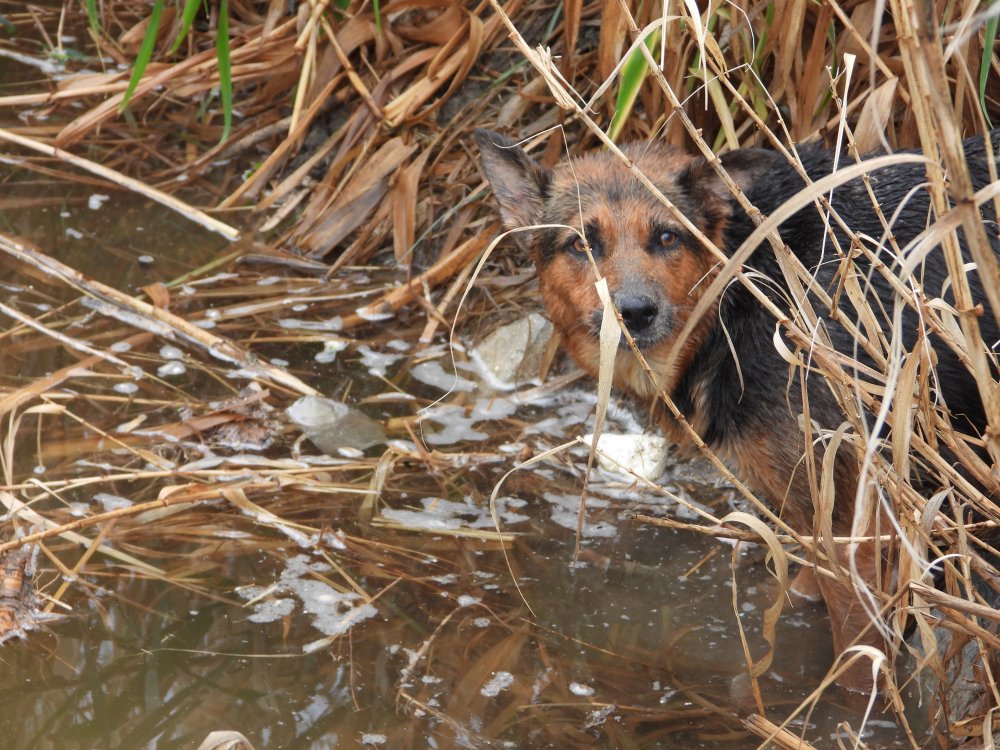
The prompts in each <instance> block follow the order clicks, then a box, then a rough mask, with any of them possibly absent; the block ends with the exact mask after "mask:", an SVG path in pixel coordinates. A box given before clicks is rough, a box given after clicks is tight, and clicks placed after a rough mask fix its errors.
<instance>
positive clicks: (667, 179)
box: [476, 130, 770, 398]
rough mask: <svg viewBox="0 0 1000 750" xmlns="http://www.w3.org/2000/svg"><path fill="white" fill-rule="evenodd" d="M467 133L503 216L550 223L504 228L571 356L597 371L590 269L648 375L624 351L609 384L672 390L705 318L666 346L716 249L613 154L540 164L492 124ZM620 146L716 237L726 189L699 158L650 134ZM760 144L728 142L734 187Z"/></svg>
mask: <svg viewBox="0 0 1000 750" xmlns="http://www.w3.org/2000/svg"><path fill="white" fill-rule="evenodd" d="M476 141H477V143H478V144H479V148H480V151H481V153H482V163H483V170H484V171H485V173H486V177H487V178H488V179H489V182H490V184H491V185H492V187H493V192H494V194H495V195H496V198H497V201H498V203H499V204H500V214H501V217H502V219H503V223H504V226H505V227H506V228H507V229H521V228H523V227H531V226H536V225H557V226H546V227H545V228H539V229H534V230H529V231H519V232H517V233H515V237H516V241H517V243H518V244H519V245H520V246H521V247H524V248H526V249H528V250H529V251H530V252H531V253H532V255H533V257H534V260H535V264H536V265H537V268H538V275H539V283H540V287H541V292H542V297H543V299H544V300H545V304H546V306H547V308H548V311H549V315H550V316H551V318H552V322H553V323H554V324H555V326H556V327H557V328H558V330H559V331H560V333H561V334H562V337H563V340H564V343H565V345H566V347H567V348H568V349H569V351H570V353H571V354H572V355H573V357H574V358H575V359H576V360H577V362H579V363H580V365H581V366H582V367H583V368H584V369H586V370H588V371H589V372H590V373H591V374H594V373H596V372H597V367H598V333H599V330H600V325H601V316H602V306H601V303H600V300H599V299H598V296H597V292H596V290H595V287H594V281H595V280H596V278H597V277H596V273H595V270H596V271H599V272H600V275H601V276H603V277H604V278H606V279H607V282H608V289H609V290H610V292H611V298H612V300H613V301H614V304H615V306H616V307H617V308H618V311H619V312H620V313H621V316H622V320H623V322H624V323H625V326H626V327H627V328H628V330H629V333H630V334H631V335H632V337H633V339H634V340H635V342H636V345H637V346H638V347H639V349H640V350H641V351H642V352H643V356H644V357H645V358H646V360H647V362H648V363H649V364H650V366H651V368H652V370H653V372H654V373H655V374H656V375H657V378H658V381H659V382H658V383H657V384H656V387H654V386H653V384H651V383H650V382H649V380H648V378H647V377H646V376H645V375H644V374H643V373H642V372H641V370H640V369H639V367H638V363H637V362H636V360H635V358H634V357H633V356H632V355H631V354H630V353H629V352H626V351H623V352H622V354H621V355H620V356H619V357H618V361H617V363H616V381H617V383H618V385H619V386H622V387H625V388H628V389H630V390H632V391H633V392H635V393H637V394H638V395H640V396H642V397H647V398H648V397H651V396H652V395H653V394H655V392H656V389H657V388H664V387H665V388H667V389H668V390H669V389H671V388H672V387H673V385H674V383H675V381H676V378H677V376H678V374H679V373H680V372H682V371H683V369H684V368H685V367H686V365H687V362H689V361H690V358H691V356H692V355H693V352H694V350H695V349H696V348H697V346H698V344H699V342H700V340H701V338H702V337H703V335H704V331H705V330H706V329H707V326H708V324H709V322H710V318H711V316H709V315H706V316H705V317H704V318H702V322H700V323H699V326H698V330H697V331H696V332H695V333H694V334H693V335H692V336H691V337H690V338H689V339H688V340H687V343H686V345H685V346H684V347H683V351H681V352H678V353H676V356H674V357H670V356H669V354H670V352H671V350H672V348H673V346H672V345H673V342H674V340H675V339H676V337H677V334H678V333H680V331H681V329H682V328H683V327H684V324H685V322H686V321H687V320H688V317H689V316H690V313H691V311H692V309H693V308H694V306H695V304H696V303H697V301H698V298H699V296H700V293H701V290H703V289H704V288H705V286H707V283H708V280H709V278H708V277H710V275H711V274H712V271H713V268H715V266H716V259H715V257H713V255H712V254H711V252H710V251H709V250H708V249H707V248H706V247H705V246H704V245H703V244H702V243H701V242H700V241H699V240H698V239H696V238H695V237H694V236H692V234H691V232H689V231H688V230H687V229H686V228H685V227H684V225H683V223H682V222H681V221H679V220H678V218H677V217H676V216H675V215H674V214H673V212H671V211H670V210H669V209H668V208H667V207H666V206H665V205H663V204H662V203H661V202H660V201H659V200H658V199H657V198H656V197H655V196H654V195H653V194H652V193H651V192H650V191H649V189H648V188H647V187H646V186H645V185H643V184H642V183H641V182H640V181H639V179H638V178H637V177H636V176H635V174H634V173H633V172H632V171H631V170H630V169H629V167H628V165H627V164H625V163H624V162H623V161H622V160H621V159H620V158H619V157H617V156H616V155H614V154H611V153H608V152H597V153H591V154H588V155H585V156H582V157H576V158H572V159H564V160H563V161H561V162H560V163H559V164H557V165H556V166H555V167H554V168H553V169H551V170H547V169H545V168H543V167H542V166H540V165H539V164H537V163H536V162H535V161H534V160H532V159H531V157H530V156H528V155H527V154H526V153H525V152H524V150H523V149H521V148H519V147H518V146H516V145H514V144H513V143H512V142H511V141H510V140H509V139H507V138H505V137H504V136H502V135H500V134H498V133H494V132H491V131H487V130H478V131H476ZM623 151H624V152H625V155H626V156H627V157H628V159H629V161H631V162H632V163H633V164H634V165H635V166H636V167H637V168H638V169H639V170H640V171H641V172H642V173H643V174H644V175H646V176H647V177H648V178H649V179H650V180H651V181H652V182H653V184H655V185H656V187H657V188H658V189H659V190H660V192H662V193H663V194H664V195H665V196H666V197H667V198H668V199H669V200H670V201H671V202H672V203H673V204H674V205H675V206H677V207H678V208H679V209H680V211H681V212H682V213H683V214H684V216H685V217H687V219H688V220H689V221H690V222H691V223H692V224H694V225H695V226H697V227H698V228H699V229H700V230H701V231H702V232H703V233H704V234H705V235H706V236H707V237H709V238H710V239H711V240H712V241H713V242H714V243H715V244H716V245H718V246H719V247H722V240H723V230H724V229H725V226H726V221H727V218H728V217H729V216H730V213H731V210H732V201H731V196H730V194H729V191H728V190H727V188H726V187H725V185H724V184H723V182H722V181H721V179H720V178H719V177H718V175H717V174H716V172H715V170H714V169H712V167H711V166H710V165H709V164H708V163H707V162H706V161H705V160H704V159H703V158H700V157H693V156H690V155H688V154H685V153H682V152H680V151H678V150H676V149H673V148H670V147H667V146H662V145H652V144H631V145H629V146H626V147H625V148H624V149H623ZM769 153H770V152H762V151H758V150H741V151H734V152H732V153H731V154H730V155H729V156H726V157H723V164H724V166H725V167H726V169H727V171H729V173H730V175H732V176H733V177H734V179H735V180H736V181H737V183H738V184H740V185H741V186H743V187H745V184H749V182H750V181H752V180H753V179H755V178H757V177H759V176H760V175H761V174H762V173H763V172H765V171H766V168H767V166H766V165H768V164H770V157H769V156H768V154H769ZM588 250H589V254H588ZM590 258H593V261H594V263H593V265H592V264H591V262H590ZM594 266H596V269H595V268H594Z"/></svg>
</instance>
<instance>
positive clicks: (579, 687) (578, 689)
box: [569, 682, 594, 698]
mask: <svg viewBox="0 0 1000 750" xmlns="http://www.w3.org/2000/svg"><path fill="white" fill-rule="evenodd" d="M569 691H570V692H571V693H572V694H573V695H579V696H580V697H582V698H587V697H590V696H591V695H593V694H594V688H592V687H591V686H590V685H584V684H583V683H582V682H571V683H570V684H569Z"/></svg>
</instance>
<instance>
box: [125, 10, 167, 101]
mask: <svg viewBox="0 0 1000 750" xmlns="http://www.w3.org/2000/svg"><path fill="white" fill-rule="evenodd" d="M162 15H163V0H156V2H155V3H154V4H153V12H152V13H150V15H149V25H148V26H146V34H145V36H143V38H142V45H141V46H140V47H139V56H138V57H136V58H135V63H134V64H133V65H132V77H131V78H130V79H129V81H128V88H127V89H125V96H124V97H123V98H122V105H121V107H120V108H119V109H125V108H126V107H127V106H128V102H129V99H131V98H132V94H134V93H135V87H136V86H138V85H139V81H140V80H141V79H142V76H143V74H144V73H145V72H146V67H147V66H148V65H149V61H150V59H151V58H152V57H153V48H154V47H156V37H157V36H158V35H159V31H160V17H161V16H162Z"/></svg>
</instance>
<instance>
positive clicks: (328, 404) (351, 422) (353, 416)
mask: <svg viewBox="0 0 1000 750" xmlns="http://www.w3.org/2000/svg"><path fill="white" fill-rule="evenodd" d="M286 414H288V418H289V419H290V420H292V422H294V423H295V424H296V425H298V426H299V427H301V428H302V431H303V432H304V433H305V434H306V437H308V438H309V439H310V440H311V441H312V442H313V444H314V445H315V446H316V447H317V448H319V449H320V450H321V451H323V452H324V453H326V454H327V455H332V456H335V455H337V453H338V452H339V451H341V450H342V449H344V448H356V449H358V450H364V449H365V448H368V447H369V446H372V445H378V444H379V443H384V442H385V432H384V431H383V430H382V426H381V425H380V424H379V423H378V422H376V421H375V420H373V419H371V418H369V417H366V416H365V415H364V414H362V413H361V412H359V411H358V410H357V409H352V408H351V407H350V406H348V405H347V404H345V403H342V402H340V401H334V400H333V399H330V398H322V397H320V396H303V397H302V398H300V399H299V400H298V401H296V402H295V403H294V404H292V405H291V406H289V407H288V410H287V412H286Z"/></svg>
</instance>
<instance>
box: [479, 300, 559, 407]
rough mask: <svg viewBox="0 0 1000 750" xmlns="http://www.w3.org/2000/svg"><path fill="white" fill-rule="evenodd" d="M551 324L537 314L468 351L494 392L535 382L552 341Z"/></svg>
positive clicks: (512, 325) (487, 337) (505, 327)
mask: <svg viewBox="0 0 1000 750" xmlns="http://www.w3.org/2000/svg"><path fill="white" fill-rule="evenodd" d="M552 335H553V328H552V324H551V323H550V322H549V321H548V320H546V319H545V318H544V317H542V316H541V315H539V314H538V313H531V314H530V315H527V316H525V317H523V318H521V319H520V320H516V321H514V322H513V323H510V324H508V325H505V326H501V327H500V328H497V329H496V330H495V331H493V332H491V333H490V334H488V335H487V336H486V338H484V339H483V340H482V341H480V342H479V346H477V347H476V348H475V349H473V350H472V358H473V360H474V361H475V362H477V363H478V364H479V365H480V367H481V368H482V369H483V371H484V374H485V375H486V376H487V377H488V378H489V379H490V380H491V381H492V382H491V383H490V385H492V386H493V387H495V388H502V389H509V388H512V387H514V386H515V385H516V384H517V383H519V382H521V381H534V380H537V379H538V376H539V373H540V370H541V367H542V359H543V358H544V356H545V351H546V349H547V348H548V346H549V342H550V341H551V340H552Z"/></svg>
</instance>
